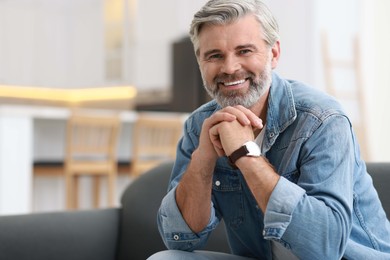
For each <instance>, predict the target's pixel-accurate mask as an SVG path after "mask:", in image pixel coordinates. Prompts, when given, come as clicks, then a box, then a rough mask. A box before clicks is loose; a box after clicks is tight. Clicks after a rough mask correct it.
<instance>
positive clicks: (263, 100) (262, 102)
mask: <svg viewBox="0 0 390 260" xmlns="http://www.w3.org/2000/svg"><path fill="white" fill-rule="evenodd" d="M269 90H270V88H268V89H267V91H265V92H264V94H263V95H262V96H261V97H260V99H259V101H258V102H257V103H256V104H254V105H253V106H252V107H250V108H249V109H250V110H251V111H252V112H253V113H254V114H255V115H257V116H258V117H259V118H260V119H261V120H262V121H263V125H265V123H266V120H267V110H268V96H269Z"/></svg>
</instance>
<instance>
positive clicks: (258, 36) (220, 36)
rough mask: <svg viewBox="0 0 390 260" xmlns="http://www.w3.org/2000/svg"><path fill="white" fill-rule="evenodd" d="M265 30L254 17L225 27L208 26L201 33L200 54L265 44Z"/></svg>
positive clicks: (249, 16)
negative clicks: (212, 50)
mask: <svg viewBox="0 0 390 260" xmlns="http://www.w3.org/2000/svg"><path fill="white" fill-rule="evenodd" d="M263 40H264V37H263V30H262V27H261V25H260V23H259V22H258V21H257V20H256V18H255V16H254V15H247V16H244V17H242V18H239V19H237V20H236V21H234V22H231V23H228V24H224V25H212V24H208V25H205V26H204V27H202V30H201V31H200V33H199V53H200V54H201V53H204V52H206V51H209V50H210V49H218V50H224V49H234V48H236V47H237V46H240V45H247V44H254V45H257V44H261V43H264V41H263Z"/></svg>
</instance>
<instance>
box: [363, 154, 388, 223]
mask: <svg viewBox="0 0 390 260" xmlns="http://www.w3.org/2000/svg"><path fill="white" fill-rule="evenodd" d="M367 171H368V173H369V174H370V175H371V177H372V180H373V182H374V186H375V188H376V190H377V192H378V195H379V198H380V200H381V202H382V206H383V209H384V210H385V212H386V214H387V218H389V217H390V162H386V163H384V162H375V163H374V162H371V163H367Z"/></svg>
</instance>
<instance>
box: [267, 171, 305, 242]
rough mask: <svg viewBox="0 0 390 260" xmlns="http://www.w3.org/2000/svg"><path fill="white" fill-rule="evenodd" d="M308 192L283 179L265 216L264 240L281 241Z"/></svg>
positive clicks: (269, 203) (274, 192)
mask: <svg viewBox="0 0 390 260" xmlns="http://www.w3.org/2000/svg"><path fill="white" fill-rule="evenodd" d="M305 193H306V191H305V190H304V189H302V188H301V187H299V186H298V185H296V184H294V183H292V182H290V181H288V180H287V179H285V178H284V177H281V178H280V179H279V181H278V183H277V184H276V186H275V189H274V191H273V192H272V194H271V197H270V199H269V202H268V205H267V209H266V212H265V215H264V238H266V239H280V238H281V237H282V236H283V234H284V232H285V230H286V229H287V227H288V225H289V224H290V222H291V219H292V214H293V211H294V209H295V207H296V206H297V204H298V203H299V201H300V200H301V199H302V197H303V196H304V194H305Z"/></svg>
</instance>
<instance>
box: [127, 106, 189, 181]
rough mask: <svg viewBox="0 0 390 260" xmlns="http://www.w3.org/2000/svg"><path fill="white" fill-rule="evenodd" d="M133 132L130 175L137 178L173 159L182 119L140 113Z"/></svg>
mask: <svg viewBox="0 0 390 260" xmlns="http://www.w3.org/2000/svg"><path fill="white" fill-rule="evenodd" d="M133 131H134V132H133V138H132V140H133V141H132V146H133V154H132V160H131V167H130V175H133V176H135V177H138V176H139V175H140V174H142V173H143V172H146V171H147V170H149V169H151V168H153V167H155V166H157V165H158V164H160V163H162V162H164V161H171V160H174V159H175V157H176V146H177V143H178V141H179V139H180V137H181V135H182V131H183V118H182V117H181V116H179V115H178V116H177V117H173V116H169V117H168V116H161V115H160V116H158V115H148V114H142V113H141V114H139V117H138V119H137V121H136V122H135V125H134V130H133Z"/></svg>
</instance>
